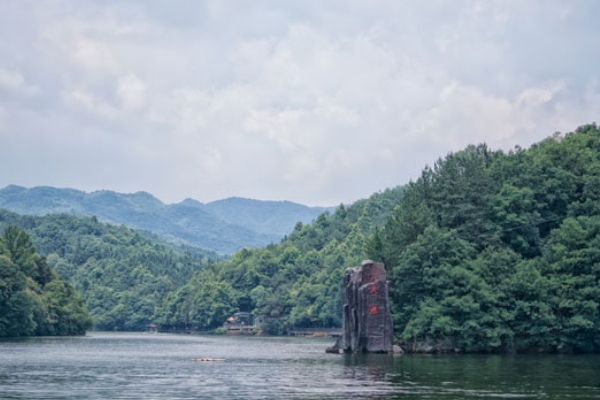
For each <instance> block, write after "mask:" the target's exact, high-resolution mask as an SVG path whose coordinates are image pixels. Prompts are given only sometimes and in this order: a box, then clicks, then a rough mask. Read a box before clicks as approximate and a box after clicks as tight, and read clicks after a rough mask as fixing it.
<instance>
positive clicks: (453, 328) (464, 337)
mask: <svg viewBox="0 0 600 400" xmlns="http://www.w3.org/2000/svg"><path fill="white" fill-rule="evenodd" d="M367 249H368V255H369V257H371V258H373V259H377V260H382V261H384V262H385V263H386V265H387V266H388V273H389V279H390V280H391V294H390V298H391V301H392V303H393V317H394V323H395V329H396V334H397V336H398V338H399V339H401V340H402V342H403V343H404V344H405V346H407V347H408V348H409V349H411V350H414V351H419V350H423V351H424V350H430V351H431V350H436V349H437V350H440V351H444V350H445V351H454V349H458V350H461V351H468V352H489V351H498V352H503V351H517V352H519V351H536V352H537V351H551V352H554V351H558V352H571V351H574V352H598V351H600V308H599V304H600V130H598V127H597V126H596V125H588V126H582V127H580V128H579V129H577V130H576V132H574V133H570V134H566V135H561V134H555V135H554V136H552V137H549V138H548V139H546V140H544V141H542V142H540V143H539V144H536V145H534V146H532V147H531V148H530V149H528V150H522V149H515V150H514V151H511V152H509V153H507V154H505V153H503V152H500V151H491V150H490V149H488V148H487V147H486V146H485V145H479V146H469V147H468V148H466V149H465V150H463V151H460V152H458V153H455V154H450V155H448V156H447V157H446V158H444V159H440V160H439V161H438V162H437V163H436V164H435V165H434V166H433V167H432V168H426V169H425V170H424V171H423V173H422V175H421V177H420V178H419V179H418V180H417V181H415V182H414V183H411V184H410V185H408V187H407V188H406V191H405V196H404V198H403V201H402V203H401V204H400V206H399V207H398V208H396V209H395V212H394V216H393V217H392V218H391V219H390V220H389V221H388V223H387V224H386V226H385V227H384V229H383V230H381V231H378V232H376V234H375V235H374V236H373V237H372V238H371V239H370V240H369V243H368V246H367Z"/></svg>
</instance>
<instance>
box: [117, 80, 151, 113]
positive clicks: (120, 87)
mask: <svg viewBox="0 0 600 400" xmlns="http://www.w3.org/2000/svg"><path fill="white" fill-rule="evenodd" d="M117 94H118V96H119V99H120V101H121V106H122V107H123V109H124V110H125V111H136V110H139V109H141V108H143V107H144V106H145V105H146V85H145V84H144V82H142V80H140V79H139V78H138V77H137V76H135V74H131V73H130V74H127V75H125V76H123V77H121V78H119V80H118V83H117Z"/></svg>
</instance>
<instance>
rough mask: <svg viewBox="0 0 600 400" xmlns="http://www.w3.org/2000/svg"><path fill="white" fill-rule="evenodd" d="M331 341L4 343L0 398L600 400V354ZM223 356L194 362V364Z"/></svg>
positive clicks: (130, 338)
mask: <svg viewBox="0 0 600 400" xmlns="http://www.w3.org/2000/svg"><path fill="white" fill-rule="evenodd" d="M332 343H333V340H332V339H308V338H273V337H239V336H238V337H231V336H183V335H166V334H137V333H102V332H90V333H88V335H87V336H85V337H75V338H27V339H16V340H2V341H0V398H1V399H146V400H147V399H381V400H384V399H471V398H472V399H478V398H492V399H600V356H597V355H588V356H577V355H562V356H557V355H543V356H522V355H513V356H490V355H481V356H466V355H458V356H423V355H421V356H418V355H408V356H407V355H403V356H390V355H332V354H325V352H324V350H325V348H326V347H327V346H329V345H331V344H332ZM203 357H207V358H222V359H225V361H222V362H194V361H192V359H193V358H203Z"/></svg>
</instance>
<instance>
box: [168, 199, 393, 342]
mask: <svg viewBox="0 0 600 400" xmlns="http://www.w3.org/2000/svg"><path fill="white" fill-rule="evenodd" d="M401 196H402V189H401V188H396V189H390V190H386V191H384V192H382V193H377V194H375V195H373V196H371V198H370V199H367V200H362V201H359V202H356V203H355V204H353V205H351V206H348V207H347V206H345V205H340V206H339V207H338V208H337V209H336V211H335V212H334V213H333V214H329V213H323V214H321V215H320V216H319V217H318V218H317V219H316V220H315V222H314V223H312V224H303V223H297V224H296V226H295V228H294V231H293V232H292V233H290V234H289V235H288V237H287V238H286V239H285V240H284V241H282V243H280V244H278V245H270V246H267V247H266V248H263V249H243V250H241V251H239V252H237V253H236V254H235V255H234V256H233V257H232V258H231V259H230V260H228V261H226V262H223V263H219V264H215V265H212V266H211V267H209V268H206V269H204V270H202V271H200V272H198V273H197V274H196V275H195V276H194V278H193V279H192V280H191V281H190V282H189V283H188V284H187V285H185V286H184V287H183V288H181V289H180V290H179V291H177V293H175V294H174V295H173V296H170V297H169V299H168V300H167V301H165V303H164V304H165V306H164V307H163V309H162V311H161V317H160V318H159V320H158V321H159V324H160V325H161V327H162V328H164V329H170V328H177V329H182V328H194V329H202V330H204V329H211V328H213V327H215V326H216V325H217V324H221V323H223V322H224V321H225V319H226V317H227V316H228V315H226V314H227V313H229V314H231V313H233V312H235V311H251V312H253V313H254V314H255V315H256V316H257V318H258V319H260V320H261V321H263V323H262V327H263V329H264V330H265V331H266V332H267V333H270V334H284V333H285V331H286V329H287V328H289V327H291V326H297V327H339V326H341V322H342V321H341V311H340V309H341V283H342V279H343V273H344V270H345V268H346V267H348V266H354V265H358V264H360V262H361V261H362V260H363V259H364V257H365V254H364V251H363V247H364V242H365V236H366V235H370V234H371V233H372V232H373V231H374V229H375V228H376V227H377V226H381V225H382V224H383V223H384V222H385V220H387V218H388V217H389V215H391V212H392V208H393V207H394V205H396V204H397V203H398V200H399V198H400V197H401ZM378 224H379V225H378ZM217 289H218V290H217ZM211 310H212V311H211Z"/></svg>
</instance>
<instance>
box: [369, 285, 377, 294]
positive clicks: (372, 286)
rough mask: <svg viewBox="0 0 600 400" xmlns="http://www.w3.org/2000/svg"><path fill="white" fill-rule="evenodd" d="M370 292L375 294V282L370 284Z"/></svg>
mask: <svg viewBox="0 0 600 400" xmlns="http://www.w3.org/2000/svg"><path fill="white" fill-rule="evenodd" d="M370 293H374V294H377V286H376V285H375V284H372V285H371V291H370Z"/></svg>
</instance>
